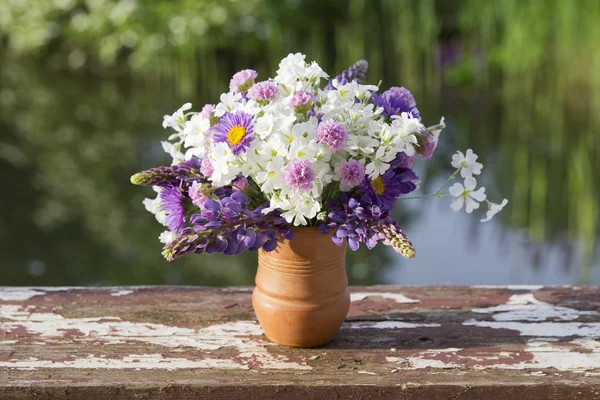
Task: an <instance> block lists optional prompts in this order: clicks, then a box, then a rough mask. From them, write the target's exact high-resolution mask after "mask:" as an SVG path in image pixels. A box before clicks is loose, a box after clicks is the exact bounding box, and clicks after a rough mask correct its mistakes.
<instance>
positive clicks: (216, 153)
mask: <svg viewBox="0 0 600 400" xmlns="http://www.w3.org/2000/svg"><path fill="white" fill-rule="evenodd" d="M209 154H210V161H211V163H212V166H213V174H212V175H211V177H210V179H211V181H212V182H213V184H214V185H216V186H224V185H228V184H229V183H231V181H232V180H233V179H234V178H235V177H236V175H237V174H238V173H239V172H240V168H239V165H237V164H236V163H235V156H234V155H233V153H232V152H231V150H230V149H229V146H227V143H224V142H221V143H213V144H212V146H211V151H210V153H209Z"/></svg>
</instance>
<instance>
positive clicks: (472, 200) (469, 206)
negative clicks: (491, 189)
mask: <svg viewBox="0 0 600 400" xmlns="http://www.w3.org/2000/svg"><path fill="white" fill-rule="evenodd" d="M476 186H477V181H476V180H475V178H473V177H472V176H470V177H468V178H465V184H464V186H463V185H462V184H461V183H455V184H454V185H452V187H451V188H450V189H449V192H450V194H451V195H452V196H454V197H456V198H457V199H456V200H454V202H453V203H452V204H451V205H450V207H451V208H452V209H453V210H454V211H459V210H460V209H461V208H462V206H463V204H465V208H466V211H467V213H469V214H470V213H472V212H473V210H476V209H478V208H479V203H478V202H481V201H485V197H486V196H485V188H484V187H480V188H479V189H478V190H475V187H476Z"/></svg>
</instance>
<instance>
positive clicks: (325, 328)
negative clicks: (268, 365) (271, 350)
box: [252, 227, 350, 347]
mask: <svg viewBox="0 0 600 400" xmlns="http://www.w3.org/2000/svg"><path fill="white" fill-rule="evenodd" d="M294 231H295V233H296V235H295V237H294V239H292V240H282V241H280V242H279V244H278V246H277V248H276V249H275V250H273V251H271V252H268V253H267V252H265V251H263V250H262V249H261V250H259V253H258V270H257V272H256V288H255V289H254V292H253V293H252V304H253V306H254V311H255V312H256V316H257V317H258V321H259V322H260V324H261V325H262V327H263V329H264V332H265V335H266V336H267V337H268V338H269V339H270V340H272V341H273V342H275V343H279V344H281V345H284V346H292V347H315V346H320V345H323V344H326V343H328V342H330V341H331V340H333V338H334V337H335V335H336V334H337V332H338V331H339V329H340V327H341V325H342V322H344V319H345V318H346V314H347V313H348V309H349V308H350V294H349V292H348V278H347V276H346V244H345V243H344V245H343V246H336V245H335V244H334V243H333V242H332V241H331V234H329V235H323V234H321V233H319V232H317V229H316V228H312V227H311V228H297V229H295V230H294Z"/></svg>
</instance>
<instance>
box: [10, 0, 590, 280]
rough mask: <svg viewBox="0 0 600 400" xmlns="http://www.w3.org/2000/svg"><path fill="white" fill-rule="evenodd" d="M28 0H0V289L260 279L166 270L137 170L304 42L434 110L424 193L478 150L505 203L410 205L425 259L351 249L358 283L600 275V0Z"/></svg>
mask: <svg viewBox="0 0 600 400" xmlns="http://www.w3.org/2000/svg"><path fill="white" fill-rule="evenodd" d="M34 1H36V0H30V1H22V2H19V4H21V5H18V4H17V2H9V3H4V4H3V5H1V6H0V14H1V15H3V18H0V37H2V38H3V39H2V40H1V41H0V58H1V59H2V60H3V62H2V67H1V69H0V106H1V107H0V132H1V135H0V176H1V177H2V182H3V185H2V187H3V190H2V196H0V207H1V211H0V263H1V265H2V267H3V268H2V269H1V270H0V284H9V285H11V284H31V285H41V284H56V285H58V284H60V285H69V284H153V283H173V284H178V283H179V284H180V283H188V284H214V285H225V284H249V283H251V282H252V279H253V275H254V268H255V262H256V260H255V257H256V256H255V255H253V254H248V255H246V256H242V257H236V258H227V257H225V256H222V255H215V256H202V257H188V258H187V259H185V258H184V259H182V260H179V261H176V262H174V263H172V264H166V263H165V262H164V261H163V260H162V258H161V256H160V251H159V248H160V246H159V243H158V242H157V240H156V237H157V236H158V234H159V232H160V231H161V229H160V227H159V226H158V225H157V224H156V222H155V221H154V220H153V219H152V217H151V216H150V215H148V214H147V213H146V212H145V210H144V209H143V207H142V205H141V200H142V199H143V197H145V196H146V195H149V194H150V193H143V191H141V190H140V189H139V188H135V187H132V186H131V185H129V181H128V178H129V175H130V174H131V173H132V172H135V171H138V170H141V169H144V168H148V167H151V166H155V165H157V164H161V163H165V162H168V160H167V157H166V156H165V155H164V154H163V153H162V151H161V149H160V146H159V145H158V141H159V139H161V138H164V137H165V135H166V134H167V132H166V131H164V130H163V129H162V127H161V126H160V123H161V117H162V115H163V114H165V113H167V112H169V113H170V112H172V111H173V110H174V109H176V108H177V107H179V105H181V104H182V103H183V102H185V101H188V100H189V101H192V102H193V103H194V105H195V106H196V107H198V108H199V107H201V106H202V105H203V104H204V103H205V102H207V101H209V100H213V101H214V100H215V99H216V98H217V96H218V93H220V92H222V91H223V90H225V89H226V87H227V84H228V79H229V77H230V75H231V74H233V73H234V72H235V71H237V70H239V69H241V68H245V67H248V66H255V67H256V69H257V70H258V72H259V74H260V75H261V76H263V77H265V76H268V75H269V74H271V73H272V72H273V71H275V69H276V64H277V62H278V60H279V59H280V58H281V57H282V56H284V55H285V54H287V53H288V52H290V51H302V52H305V53H306V54H307V55H308V58H309V59H315V60H317V61H319V62H320V63H321V65H322V66H323V67H324V68H326V69H327V70H329V71H331V72H334V71H339V70H341V69H342V68H343V67H345V66H346V65H348V64H350V63H351V62H353V61H355V60H356V59H359V58H366V59H368V60H369V61H370V65H371V68H370V72H369V74H368V75H367V79H370V80H371V81H372V82H377V81H378V80H379V79H380V78H382V79H383V86H390V85H393V84H401V85H404V86H407V87H409V88H410V89H411V90H412V91H413V93H414V94H415V96H416V98H417V101H418V103H419V109H420V110H421V112H422V115H424V116H425V118H426V119H425V121H424V122H425V123H426V124H432V123H435V122H437V121H433V120H428V119H427V116H428V115H429V116H437V115H445V116H446V118H447V123H448V125H449V128H448V130H447V131H446V132H445V133H444V135H445V136H444V138H443V140H442V144H441V146H440V148H439V150H438V153H437V155H436V157H435V158H434V160H431V161H430V162H429V163H428V164H426V165H425V166H423V168H422V170H421V171H420V174H421V177H422V178H423V179H424V180H425V182H426V184H425V187H424V188H423V189H422V190H424V191H428V190H434V189H435V188H436V186H435V185H434V184H433V183H434V182H436V180H439V179H442V177H443V176H445V175H446V174H447V173H448V169H447V168H448V167H449V160H450V157H451V154H452V152H453V150H454V149H456V148H460V149H465V148H467V147H472V148H474V149H475V150H476V152H477V153H479V154H480V157H481V159H482V160H483V162H484V164H485V170H484V172H485V174H484V175H485V176H486V177H487V178H488V179H489V182H488V185H487V186H488V187H489V189H488V190H491V193H490V194H491V195H492V196H493V198H499V196H500V194H502V195H504V196H505V197H507V198H509V199H510V201H511V202H510V203H509V206H508V207H507V209H506V210H505V212H503V213H502V214H500V215H499V216H498V217H497V219H496V220H495V221H494V222H493V223H488V224H484V225H479V223H478V217H476V216H473V217H468V216H465V215H457V214H453V213H452V212H451V211H450V210H449V208H448V204H447V203H444V202H443V201H438V202H436V201H435V200H429V201H426V202H418V203H412V202H409V201H406V202H403V203H401V204H400V205H399V207H398V208H397V210H396V213H397V215H396V217H397V218H398V219H400V220H401V221H402V222H403V225H404V226H405V230H406V232H407V233H408V234H409V236H410V237H411V238H412V239H413V241H414V242H415V245H416V246H417V258H416V259H415V260H413V261H403V260H402V261H401V260H399V259H397V258H395V257H394V256H393V255H392V254H391V253H389V252H387V251H385V249H377V250H376V251H372V252H367V251H360V252H358V253H352V254H349V255H350V256H351V259H350V261H349V272H350V277H351V281H352V282H353V283H374V282H394V283H418V284H433V283H438V284H439V283H445V282H447V281H449V282H450V283H456V284H458V283H482V284H483V283H485V284H494V283H498V284H504V283H534V282H538V281H539V282H542V283H571V282H586V283H592V282H595V283H598V282H600V278H599V277H598V268H596V269H594V266H597V264H598V262H599V261H598V258H599V257H598V245H597V244H598V240H597V234H598V219H599V215H598V207H599V200H598V199H599V187H600V174H598V173H597V171H600V165H599V164H600V157H599V154H600V134H598V132H600V129H599V128H600V115H599V114H598V112H597V110H599V109H600V74H598V73H597V71H598V70H600V48H598V46H597V45H596V43H595V38H597V37H600V25H598V24H597V23H596V22H595V21H597V20H598V19H599V18H600V2H597V1H595V0H589V1H586V0H582V1H581V2H577V3H576V2H561V1H548V0H530V1H529V2H527V3H525V4H523V3H522V2H518V1H509V0H499V1H487V2H481V1H479V0H465V1H433V0H431V1H428V0H420V1H416V0H414V1H413V0H406V1H385V0H381V1H355V0H352V1H349V2H348V1H331V2H321V1H318V0H312V1H309V0H295V1H275V0H272V1H258V0H255V1H244V2H241V1H238V2H235V1H229V2H225V1H217V0H214V1H209V0H207V1H204V2H185V1H180V2H174V1H156V2H151V3H149V4H147V5H146V4H144V5H140V4H137V3H134V2H127V1H104V2H89V1H87V2H86V1H80V0H71V1H64V2H48V3H44V4H47V5H46V6H45V7H46V9H43V7H42V8H40V7H33V6H32V4H34ZM188 3H191V4H188ZM582 3H586V5H585V6H584V5H582ZM7 4H8V5H7ZM35 4H38V5H39V4H40V3H39V2H37V1H36V2H35ZM50 4H55V5H54V6H52V5H50ZM119 7H120V8H119ZM7 9H8V12H7ZM34 9H36V10H37V11H36V12H35V13H33V12H32V11H31V10H34ZM115 9H116V10H117V11H115ZM182 9H184V10H185V12H182ZM3 11H4V12H3ZM299 13H303V18H298V15H299ZM6 15H8V17H5V16H6ZM332 15H335V16H336V18H335V19H333V20H332V18H331V16H332ZM307 21H310V23H308V22H307ZM58 27H60V29H58ZM595 172H596V173H595Z"/></svg>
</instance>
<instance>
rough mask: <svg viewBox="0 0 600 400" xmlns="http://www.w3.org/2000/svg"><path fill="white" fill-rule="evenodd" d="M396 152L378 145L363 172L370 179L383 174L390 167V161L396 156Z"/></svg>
mask: <svg viewBox="0 0 600 400" xmlns="http://www.w3.org/2000/svg"><path fill="white" fill-rule="evenodd" d="M396 154H397V152H386V148H385V147H380V148H378V149H377V152H376V153H375V155H374V156H371V162H370V163H368V164H367V166H366V167H365V172H366V174H367V175H369V177H370V178H371V179H375V178H377V177H378V176H379V175H383V173H384V172H385V171H387V170H388V169H389V168H390V164H388V163H389V162H390V161H392V160H393V159H394V158H395V157H396Z"/></svg>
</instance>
